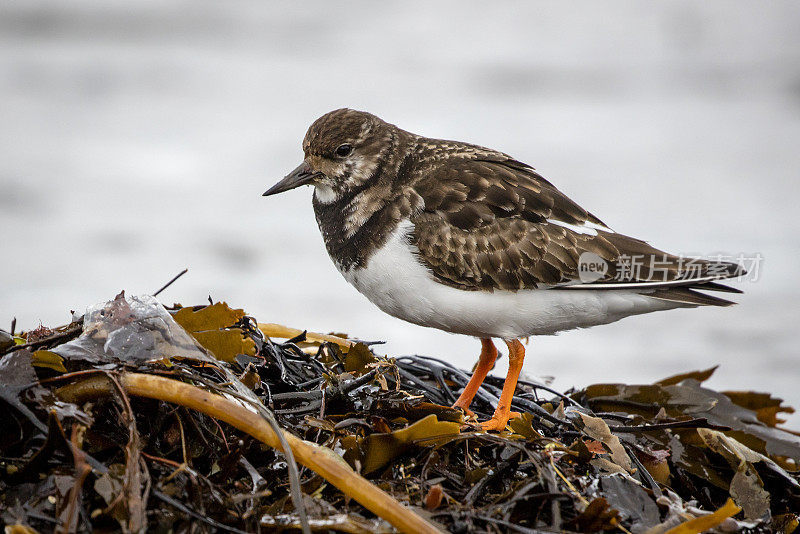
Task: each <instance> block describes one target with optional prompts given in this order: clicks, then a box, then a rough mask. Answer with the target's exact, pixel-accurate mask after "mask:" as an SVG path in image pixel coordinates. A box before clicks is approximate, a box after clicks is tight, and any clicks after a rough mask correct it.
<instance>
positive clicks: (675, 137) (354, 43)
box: [0, 0, 800, 426]
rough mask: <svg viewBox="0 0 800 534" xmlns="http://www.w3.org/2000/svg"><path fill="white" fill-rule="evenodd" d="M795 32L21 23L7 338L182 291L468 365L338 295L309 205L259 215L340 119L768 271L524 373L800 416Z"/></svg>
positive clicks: (1, 181) (418, 22) (460, 339)
mask: <svg viewBox="0 0 800 534" xmlns="http://www.w3.org/2000/svg"><path fill="white" fill-rule="evenodd" d="M799 28H800V4H797V3H796V2H732V1H728V0H726V1H704V2H697V1H696V0H682V1H676V0H667V1H659V2H638V3H635V2H614V3H608V2H597V1H595V0H592V1H586V2H573V3H569V4H562V3H538V2H537V3H531V2H528V3H514V4H505V5H504V4H497V3H485V2H482V3H469V2H448V3H436V4H432V3H429V2H422V3H410V2H403V3H396V4H387V3H378V2H347V3H331V2H324V1H317V2H302V3H300V2H283V3H275V2H273V3H265V2H255V1H254V2H200V1H197V0H193V1H191V2H189V1H186V2H162V1H150V2H116V1H112V2H109V1H107V0H102V1H101V0H91V1H80V2H36V1H25V2H3V3H2V4H0V121H1V122H2V128H0V231H1V232H2V234H1V235H2V253H0V257H2V260H0V324H2V327H3V328H8V325H9V323H10V321H11V318H12V317H14V316H16V317H17V319H18V328H20V327H21V328H25V329H29V328H33V327H35V326H37V325H38V324H39V323H40V322H41V323H43V324H45V325H49V326H55V325H59V324H64V323H66V322H68V321H69V318H70V315H69V310H71V309H72V310H78V311H82V310H83V309H84V308H85V306H86V305H88V304H91V303H94V302H97V301H102V300H107V299H109V298H111V297H113V296H114V295H115V294H116V293H117V292H118V291H119V290H120V289H123V288H124V289H126V290H127V291H128V292H129V293H152V292H153V291H155V290H156V289H157V288H158V287H159V286H161V285H162V284H163V283H164V282H166V281H167V280H168V279H169V278H170V277H172V276H173V275H174V274H176V273H177V272H178V271H180V270H181V269H182V268H183V267H189V268H190V271H189V274H187V275H186V276H185V277H184V278H182V279H181V280H180V281H179V282H177V283H176V284H175V285H174V286H172V287H171V288H170V289H168V290H167V291H166V292H165V293H164V294H162V296H161V298H162V300H163V301H164V302H165V303H171V302H175V301H178V302H182V303H184V304H197V303H203V302H205V301H206V298H207V296H208V295H211V296H212V297H213V298H214V299H215V300H216V299H224V300H227V301H228V302H229V303H231V304H232V305H235V306H237V307H244V308H245V309H246V310H247V311H248V312H249V313H250V314H252V315H254V316H255V317H257V318H258V319H259V320H260V321H262V322H279V323H284V324H287V325H291V326H295V327H299V328H308V329H310V330H318V331H331V330H335V331H343V332H348V333H350V334H351V335H353V336H357V337H361V338H366V339H382V340H386V341H387V342H388V343H387V344H386V345H384V346H383V347H382V348H380V349H379V350H380V351H385V352H387V353H388V354H392V355H399V354H404V353H410V352H418V353H425V354H429V355H435V356H439V357H442V358H446V359H449V360H451V361H453V362H455V363H457V364H459V365H462V366H470V365H472V362H473V361H474V360H475V357H476V355H477V353H478V349H479V344H478V343H477V341H475V340H473V339H470V338H467V337H464V336H452V335H449V334H446V333H443V332H439V331H436V330H429V329H425V328H421V327H417V326H413V325H409V324H405V323H403V322H401V321H399V320H396V319H393V318H390V317H388V316H386V315H384V314H383V313H381V312H380V311H378V310H377V309H376V308H373V306H372V305H371V304H370V303H369V302H368V301H367V300H366V299H365V298H363V297H361V296H360V295H359V294H358V293H357V292H356V291H355V290H354V289H353V288H351V287H350V286H349V285H347V283H346V282H345V281H344V280H343V279H342V278H341V277H340V275H339V273H338V272H337V271H336V270H335V268H334V267H333V265H332V264H331V263H330V261H329V259H328V257H327V255H326V253H325V250H324V247H323V244H322V239H321V237H320V236H319V233H318V230H317V228H316V224H315V222H314V218H313V213H312V210H311V202H310V197H311V191H310V190H309V189H307V188H304V189H301V190H297V191H293V192H291V193H288V194H285V195H282V196H279V197H273V198H262V197H261V193H262V192H263V191H264V190H265V189H266V188H267V187H268V186H270V185H271V184H272V183H274V182H275V181H277V180H278V179H279V178H281V177H282V176H283V175H284V174H285V173H286V172H288V171H289V170H291V169H292V168H294V167H295V166H296V165H297V164H298V163H299V162H300V160H301V158H302V153H301V150H300V142H301V140H302V137H303V135H304V133H305V130H306V128H307V127H308V125H309V124H310V123H311V122H312V121H313V120H314V119H315V118H317V117H318V116H319V115H321V114H323V113H325V112H327V111H329V110H331V109H334V108H338V107H345V106H346V107H353V108H357V109H363V110H368V111H371V112H373V113H375V114H377V115H379V116H381V117H383V118H384V119H386V120H388V121H389V122H393V123H395V124H397V125H399V126H400V127H402V128H405V129H408V130H411V131H414V132H417V133H421V134H424V135H428V136H432V137H443V138H451V139H460V140H465V141H470V142H474V143H478V144H481V145H486V146H490V147H493V148H498V149H500V150H503V151H505V152H508V153H510V154H512V155H514V156H515V157H517V158H519V159H521V160H523V161H526V162H528V163H530V164H532V165H534V166H535V167H537V169H539V170H540V171H541V172H542V173H543V174H544V175H545V176H546V177H548V178H549V179H550V180H551V181H553V182H554V183H555V184H556V185H557V186H559V187H560V188H561V189H562V190H563V191H564V192H565V193H567V194H568V195H570V196H571V197H572V198H574V199H575V200H576V201H578V202H579V203H580V204H582V205H583V206H584V207H586V208H587V209H590V210H591V211H593V212H594V213H596V214H597V215H598V216H599V217H600V218H601V219H603V220H604V221H605V222H606V223H608V224H609V225H611V226H612V227H613V228H615V229H616V230H618V231H621V232H624V233H628V234H632V235H635V236H638V237H641V238H644V239H647V240H649V241H650V242H651V243H653V244H654V245H656V246H658V247H661V248H665V249H667V250H669V251H672V252H676V253H687V254H688V253H695V254H714V253H724V254H732V255H737V254H739V253H744V254H747V255H753V254H756V253H760V254H761V255H762V256H763V258H764V260H763V262H762V263H761V264H760V266H759V273H758V280H755V281H748V282H744V283H741V284H739V287H741V288H742V289H744V290H745V292H746V293H745V294H744V295H743V296H741V298H739V299H738V300H739V302H740V305H739V306H736V307H733V308H727V309H702V310H681V311H671V312H665V313H660V314H653V315H649V316H643V317H634V318H630V319H626V320H624V321H622V322H619V323H616V324H614V325H610V326H603V327H598V328H594V329H592V330H586V331H576V332H569V333H565V334H562V335H559V336H557V337H547V338H537V339H533V340H531V342H530V344H529V346H528V355H529V356H528V358H527V360H526V362H525V370H526V372H527V373H529V374H531V375H537V376H547V375H550V376H554V377H556V382H555V384H556V386H558V387H562V388H565V387H568V386H570V385H586V384H589V383H592V382H598V381H627V382H632V381H646V382H651V381H653V380H656V379H659V378H662V377H664V376H666V375H670V374H674V373H678V372H682V371H687V370H690V369H698V368H705V367H710V366H712V365H717V364H720V365H721V367H720V369H719V370H718V372H717V374H716V375H715V377H714V378H713V379H712V380H711V382H710V383H711V385H713V386H714V387H720V388H753V389H757V390H766V391H770V392H772V393H774V394H776V395H779V396H782V397H784V398H785V399H787V400H788V401H789V402H790V403H792V404H794V405H795V406H800V389H798V387H797V381H798V377H800V371H798V349H797V346H798V344H797V341H796V329H797V327H798V324H799V323H800V313H799V312H798V310H799V309H800V306H799V305H798V303H797V301H798V297H800V294H799V293H800V292H799V291H798V284H797V282H796V280H797V269H798V260H799V259H800V239H798V237H797V236H798V235H800V217H798V215H797V209H796V206H797V202H798V192H800V191H798V174H799V172H800V171H798V169H800V30H799ZM505 370H506V367H505V362H504V361H503V362H501V363H500V364H498V368H497V369H496V371H495V372H496V373H499V374H503V373H505ZM792 423H793V424H794V426H800V418H798V417H795V418H793V420H792Z"/></svg>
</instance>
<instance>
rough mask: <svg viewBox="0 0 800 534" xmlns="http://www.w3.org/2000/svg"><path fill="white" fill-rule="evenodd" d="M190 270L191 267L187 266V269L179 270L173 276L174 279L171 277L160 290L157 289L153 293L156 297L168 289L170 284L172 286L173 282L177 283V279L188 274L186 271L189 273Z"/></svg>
mask: <svg viewBox="0 0 800 534" xmlns="http://www.w3.org/2000/svg"><path fill="white" fill-rule="evenodd" d="M188 272H189V268H188V267H187V268H186V269H184V270H182V271H181V272H179V273H178V274H176V275H175V276H173V277H172V279H171V280H170V281H169V282H167V283H166V284H164V285H163V286H161V289H159V290H158V291H156V292H155V293H153V296H154V297H157V296H158V294H159V293H161V292H162V291H164V290H165V289H167V288H168V287H169V286H171V285H172V284H173V283H175V280H177V279H178V278H180V277H181V276H183V275H184V274H186V273H188Z"/></svg>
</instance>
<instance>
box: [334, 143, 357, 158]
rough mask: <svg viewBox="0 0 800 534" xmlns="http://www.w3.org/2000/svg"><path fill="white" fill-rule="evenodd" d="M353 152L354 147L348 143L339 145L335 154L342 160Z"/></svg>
mask: <svg viewBox="0 0 800 534" xmlns="http://www.w3.org/2000/svg"><path fill="white" fill-rule="evenodd" d="M352 152H353V145H349V144H347V143H345V144H343V145H339V146H337V147H336V151H335V154H336V155H337V156H339V157H340V158H346V157H347V156H349V155H350V154H352Z"/></svg>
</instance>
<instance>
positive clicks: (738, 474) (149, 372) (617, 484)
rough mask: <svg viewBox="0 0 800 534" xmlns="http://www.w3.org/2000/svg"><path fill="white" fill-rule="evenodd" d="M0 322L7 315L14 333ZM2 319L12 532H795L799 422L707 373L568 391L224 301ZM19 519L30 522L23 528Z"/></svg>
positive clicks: (2, 483) (1, 447) (133, 301)
mask: <svg viewBox="0 0 800 534" xmlns="http://www.w3.org/2000/svg"><path fill="white" fill-rule="evenodd" d="M11 332H13V328H12V331H11ZM11 332H5V331H0V386H1V387H0V403H3V404H4V405H5V406H6V407H7V409H5V410H0V425H2V428H3V429H4V430H5V431H4V432H3V433H2V434H0V518H1V519H2V521H3V522H4V523H5V524H6V525H7V529H10V530H7V531H10V532H53V531H59V532H91V531H96V530H99V531H123V532H144V531H156V532H168V531H173V532H188V531H223V532H271V531H292V530H303V531H306V532H311V531H314V532H333V531H338V532H393V531H395V530H401V531H405V532H419V531H426V530H425V529H427V531H431V532H435V531H437V530H441V531H449V532H600V531H623V532H648V533H652V534H656V533H663V532H670V533H681V532H683V533H686V532H703V531H714V530H716V531H724V532H730V531H735V530H739V531H747V532H786V533H789V532H792V531H794V530H795V529H796V528H797V526H798V519H800V516H798V515H797V511H798V510H800V473H798V462H800V437H798V434H796V433H794V432H792V431H789V430H786V429H784V428H782V427H781V426H780V424H781V423H782V421H781V419H780V415H781V413H787V412H791V411H792V410H791V408H789V407H787V406H784V405H783V404H782V402H781V400H780V399H776V398H773V397H772V396H770V395H768V394H766V393H758V392H720V391H714V390H712V389H710V388H708V387H706V386H705V385H704V384H703V382H704V381H705V380H707V379H708V378H709V377H710V376H711V374H712V373H713V369H709V370H704V371H693V372H689V373H684V374H682V375H676V376H674V377H669V378H666V379H663V380H659V381H656V382H654V383H653V384H632V385H631V384H595V385H591V386H588V387H586V388H583V389H580V390H574V391H569V392H566V393H562V392H558V391H555V390H554V389H552V388H550V387H548V386H547V385H545V384H539V383H536V382H532V381H524V380H521V381H520V383H519V385H518V388H517V391H516V394H515V396H514V399H513V403H512V408H513V409H514V410H515V411H518V412H520V413H521V416H520V417H519V418H515V419H512V420H511V422H510V424H509V426H508V427H507V428H506V430H505V431H503V432H501V433H486V432H482V431H480V430H479V428H478V427H477V425H476V424H475V423H476V421H477V419H483V418H487V417H489V416H490V415H491V413H492V411H493V408H494V405H495V403H496V401H497V397H498V396H499V392H500V389H501V387H502V380H501V379H499V378H497V377H491V376H490V377H489V378H488V379H487V380H486V383H485V384H484V386H483V387H482V388H481V390H480V391H479V392H478V394H477V396H476V398H475V401H474V403H473V405H472V407H471V408H472V410H473V411H474V415H470V416H467V415H465V414H464V413H463V412H462V411H461V410H457V409H453V408H451V407H450V406H451V404H452V403H453V402H454V401H455V399H456V398H457V396H458V394H459V393H460V390H461V389H462V388H463V387H464V385H465V384H466V382H467V380H468V378H469V372H468V371H465V370H463V369H459V368H457V367H455V366H453V365H451V364H449V363H448V362H446V361H444V360H441V359H438V358H432V357H428V356H419V355H404V356H397V357H388V356H383V355H381V354H379V353H378V351H377V350H375V347H376V343H375V342H363V341H359V340H356V339H352V338H349V337H348V336H346V335H344V334H318V333H312V332H306V331H303V330H298V329H292V328H288V327H284V326H281V325H275V324H268V323H258V322H257V321H256V319H254V318H253V317H251V316H249V315H248V314H247V313H246V312H245V311H244V310H241V309H235V308H232V307H230V306H228V305H227V304H225V303H224V302H219V303H216V304H214V303H211V304H209V305H202V306H193V307H184V306H180V305H174V306H171V307H170V308H164V307H163V306H162V305H161V304H159V303H158V301H156V300H155V299H154V298H153V297H126V296H125V295H124V293H122V294H120V295H118V296H117V297H116V298H115V299H113V300H111V301H109V302H107V303H101V304H99V305H95V306H90V307H89V308H88V309H87V312H86V314H84V316H83V317H82V318H80V320H76V321H74V322H73V323H71V324H70V325H67V326H64V327H60V328H54V329H52V330H49V329H44V328H40V329H36V330H34V331H30V332H21V333H16V334H13V333H11ZM25 529H27V530H25Z"/></svg>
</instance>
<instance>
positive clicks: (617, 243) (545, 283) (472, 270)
mask: <svg viewBox="0 0 800 534" xmlns="http://www.w3.org/2000/svg"><path fill="white" fill-rule="evenodd" d="M504 158H507V157H505V156H504V155H502V154H497V155H496V156H490V157H488V158H485V159H457V160H454V159H452V158H451V159H450V160H449V161H447V162H446V164H439V165H436V164H434V165H431V168H430V171H429V172H423V173H420V174H421V175H423V176H424V177H423V178H421V179H420V180H419V181H417V182H416V183H415V184H414V190H415V191H416V192H417V193H418V194H419V195H420V196H421V197H422V199H423V200H424V203H425V204H424V206H425V207H424V210H423V211H422V212H420V213H418V214H416V215H414V216H413V217H412V223H413V224H414V231H413V233H412V235H411V240H412V241H413V243H414V244H415V245H416V247H417V248H418V249H419V257H420V259H421V260H422V261H423V262H424V263H425V264H426V265H427V266H428V268H430V270H431V272H433V274H434V276H435V277H436V278H437V279H438V280H439V281H441V282H442V283H444V284H448V285H452V286H455V287H458V288H461V289H467V290H469V289H510V290H516V289H526V288H530V289H532V288H537V287H552V286H556V285H573V284H575V285H577V284H580V286H581V287H586V288H589V287H592V288H611V287H615V286H616V285H619V284H620V283H623V284H626V286H627V285H628V284H638V283H648V284H649V283H652V282H673V283H676V281H678V280H681V279H682V277H686V268H687V262H686V260H685V259H681V258H679V257H676V256H673V255H670V254H666V253H664V252H662V251H660V250H658V249H656V248H653V247H651V246H650V245H648V244H647V243H645V242H644V241H640V240H638V239H634V238H631V237H627V236H624V235H621V234H617V233H615V232H612V231H610V230H609V231H607V232H606V231H602V230H600V231H597V232H596V235H589V234H586V233H581V232H579V231H575V230H572V229H570V228H566V227H564V226H560V225H559V224H556V223H553V222H550V221H558V222H562V223H566V224H568V225H573V226H580V225H582V224H584V223H587V222H588V223H593V225H599V226H604V225H603V223H602V222H601V221H600V220H599V219H597V218H596V217H595V216H593V215H592V214H591V213H589V212H587V211H586V210H584V209H583V208H581V207H580V206H578V205H577V204H576V203H575V202H573V201H572V200H570V199H569V198H568V197H567V196H566V195H564V194H563V193H561V191H559V190H558V189H556V187H555V186H553V185H552V184H551V183H550V182H548V181H547V180H545V179H544V178H543V177H541V176H540V175H539V174H538V173H536V172H535V171H534V170H533V169H532V168H531V167H528V166H526V165H524V164H522V163H520V162H517V161H515V160H512V159H510V158H509V159H504ZM584 253H592V254H594V255H596V256H597V257H599V258H600V259H602V260H603V261H604V262H605V263H606V265H607V269H608V270H607V272H606V273H605V276H602V277H601V278H600V279H598V280H595V281H594V283H592V284H583V283H582V281H581V277H580V275H579V271H578V269H579V265H580V263H581V255H582V254H584ZM586 257H590V258H591V257H594V256H591V255H590V256H584V259H585V258H586ZM628 258H631V259H632V261H631V265H630V266H628V265H627V264H626V263H625V262H626V260H627V259H628ZM640 258H641V259H640ZM633 260H639V261H638V263H637V262H636V261H633ZM699 265H700V267H696V269H697V272H696V273H694V274H690V275H689V278H688V279H687V280H686V281H685V282H680V284H681V285H683V284H685V285H694V284H696V283H697V282H700V281H701V280H702V281H708V280H710V279H719V278H727V277H729V276H733V275H735V274H737V273H734V271H735V267H736V266H735V265H733V264H713V265H716V266H717V269H718V270H720V271H721V272H720V274H719V275H718V276H713V277H711V278H709V270H710V268H709V265H712V264H711V263H709V262H699ZM720 265H724V267H723V268H720V267H719V266H720ZM703 277H706V278H705V279H703ZM584 280H585V278H584ZM606 284H607V285H606ZM630 287H633V285H631V286H630Z"/></svg>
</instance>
